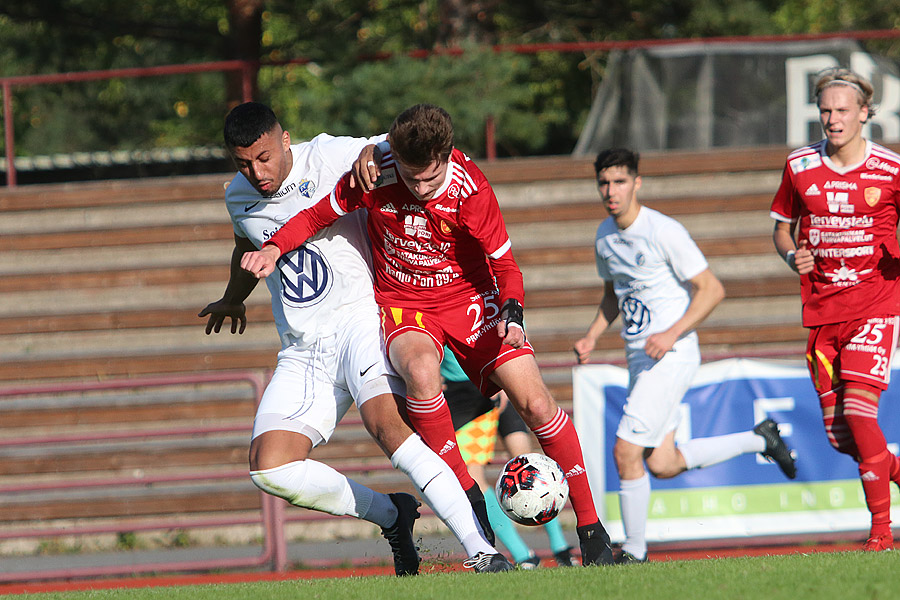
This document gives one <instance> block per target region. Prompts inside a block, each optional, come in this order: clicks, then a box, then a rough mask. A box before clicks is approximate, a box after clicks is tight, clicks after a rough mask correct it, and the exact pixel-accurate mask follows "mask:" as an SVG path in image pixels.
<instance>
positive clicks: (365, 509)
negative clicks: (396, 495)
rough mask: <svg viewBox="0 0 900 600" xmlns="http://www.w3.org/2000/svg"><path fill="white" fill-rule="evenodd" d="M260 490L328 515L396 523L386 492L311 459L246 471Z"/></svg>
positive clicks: (391, 503)
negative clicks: (376, 489)
mask: <svg viewBox="0 0 900 600" xmlns="http://www.w3.org/2000/svg"><path fill="white" fill-rule="evenodd" d="M250 479H252V480H253V483H254V484H255V485H256V487H258V488H259V489H261V490H262V491H264V492H266V493H268V494H272V495H273V496H278V497H279V498H284V499H285V500H287V501H288V502H290V503H291V504H293V505H294V506H302V507H303V508H309V509H311V510H318V511H321V512H326V513H328V514H332V515H338V516H344V515H349V516H351V517H356V518H358V519H365V520H366V521H369V522H371V523H375V524H376V525H380V526H381V527H390V526H391V525H393V524H394V523H396V522H397V507H396V506H394V503H393V502H391V499H390V498H389V497H388V496H387V495H386V494H380V493H378V492H375V491H373V490H371V489H369V488H367V487H366V486H364V485H360V484H359V483H356V482H355V481H353V480H352V479H349V478H347V477H345V476H344V475H342V474H340V473H338V472H337V471H335V470H334V469H332V468H331V467H329V466H328V465H325V464H322V463H320V462H316V461H314V460H298V461H295V462H291V463H287V464H285V465H281V466H280V467H275V468H273V469H264V470H262V471H250Z"/></svg>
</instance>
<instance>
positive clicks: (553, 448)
mask: <svg viewBox="0 0 900 600" xmlns="http://www.w3.org/2000/svg"><path fill="white" fill-rule="evenodd" d="M533 431H534V435H535V436H536V437H537V439H538V441H539V442H540V443H541V448H543V450H544V454H546V455H547V456H549V457H550V458H552V459H553V460H555V461H556V462H558V463H559V466H561V467H562V470H563V472H564V473H565V474H566V481H567V482H568V484H569V498H571V499H572V508H573V509H575V517H576V520H577V525H578V526H579V527H580V526H582V525H592V524H594V523H596V522H597V521H599V519H598V518H597V509H596V508H595V507H594V497H593V496H592V495H591V487H590V485H589V484H588V478H587V471H585V470H584V457H583V456H582V454H581V444H580V442H579V441H578V433H577V432H576V431H575V426H574V425H573V424H572V421H571V420H569V415H567V414H566V413H565V411H564V410H563V409H561V408H559V409H558V410H557V411H556V415H555V416H554V417H553V418H552V419H550V421H549V422H548V423H545V424H543V425H541V426H540V427H536V428H535V429H534V430H533Z"/></svg>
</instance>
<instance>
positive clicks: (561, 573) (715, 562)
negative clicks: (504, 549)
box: [7, 552, 900, 600]
mask: <svg viewBox="0 0 900 600" xmlns="http://www.w3.org/2000/svg"><path fill="white" fill-rule="evenodd" d="M7 597H10V596H7ZM24 598H28V600H45V599H51V598H53V599H59V600H81V599H86V598H102V599H117V598H128V599H129V600H145V599H150V598H153V599H157V598H165V599H167V600H168V599H172V600H181V599H185V600H186V599H190V600H206V599H208V600H238V599H240V600H243V599H247V598H277V599H278V600H291V599H294V598H296V599H298V600H300V599H302V600H312V599H329V600H330V599H340V600H343V599H348V600H349V599H359V600H380V599H384V600H439V599H441V600H442V599H452V600H522V599H524V598H539V599H546V600H579V599H582V598H583V599H585V600H587V599H590V600H605V599H609V600H708V599H711V598H727V599H729V600H756V599H759V600H779V599H784V600H824V599H828V598H836V599H837V598H839V599H842V600H891V599H895V598H900V552H882V553H877V554H875V553H863V552H841V553H810V554H792V555H785V556H764V557H745V558H723V559H709V560H692V561H671V562H656V563H647V564H643V565H629V566H617V567H604V568H572V569H560V568H556V569H539V570H535V571H517V572H512V573H499V574H483V575H477V574H474V573H470V572H454V573H433V574H423V575H420V576H418V577H410V578H403V579H398V578H395V577H354V578H347V579H316V580H295V581H278V582H260V583H246V584H229V585H198V586H183V587H162V588H160V587H157V588H141V589H119V590H96V591H82V592H54V593H46V594H30V595H28V596H24Z"/></svg>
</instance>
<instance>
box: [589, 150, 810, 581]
mask: <svg viewBox="0 0 900 600" xmlns="http://www.w3.org/2000/svg"><path fill="white" fill-rule="evenodd" d="M638 161H639V156H638V154H637V153H635V152H632V151H630V150H627V149H623V148H619V149H613V150H604V151H603V152H600V154H599V155H598V156H597V159H596V161H595V162H594V171H595V173H596V176H597V186H598V189H599V193H600V198H601V200H602V201H603V206H604V208H606V210H607V212H608V213H609V217H608V218H607V219H606V220H604V221H603V222H601V223H600V226H599V227H598V228H597V238H596V242H595V245H594V252H595V258H596V261H597V272H598V273H599V275H600V278H601V279H602V280H603V281H604V290H603V297H602V298H601V300H600V308H599V310H598V311H597V316H596V317H595V318H594V321H593V322H592V323H591V325H590V327H589V328H588V331H587V334H586V335H585V336H584V337H583V338H581V339H579V340H578V341H576V342H575V354H576V355H577V357H578V362H581V363H583V362H586V361H587V360H588V358H589V357H590V353H591V351H592V350H593V349H594V347H595V346H596V344H597V338H599V337H600V335H601V334H602V333H603V332H604V331H606V328H607V327H608V326H609V325H610V323H612V322H613V321H614V320H615V319H616V317H617V316H618V315H619V314H621V315H622V321H623V323H622V338H623V339H624V340H625V353H626V358H627V361H628V373H629V382H628V398H627V400H626V402H625V409H624V415H623V416H622V420H621V421H620V422H619V427H618V430H617V431H616V442H615V446H614V449H613V455H614V458H615V461H616V468H617V469H618V472H619V481H620V492H619V504H620V507H621V511H622V523H623V526H624V528H625V543H624V545H623V546H622V550H621V552H619V553H618V554H617V556H616V558H615V560H616V562H617V563H627V562H643V561H645V560H646V559H647V542H646V537H645V532H646V527H647V510H648V507H649V503H650V477H649V475H648V474H647V472H646V471H645V469H644V465H645V464H646V467H647V469H649V471H650V473H652V474H653V475H654V476H655V477H658V478H670V477H675V476H676V475H678V474H680V473H683V472H684V471H686V470H688V469H697V468H701V467H707V466H710V465H714V464H717V463H720V462H723V461H725V460H728V459H731V458H733V457H735V456H738V455H741V454H747V453H755V452H759V453H761V454H763V456H766V457H768V458H770V459H772V460H774V461H775V462H776V463H777V464H778V466H779V467H781V470H782V471H784V474H785V475H787V477H789V478H791V479H793V478H794V477H795V476H796V468H795V465H794V459H793V457H792V456H791V453H790V450H789V449H788V448H787V446H786V445H785V443H784V441H783V440H782V439H781V436H780V435H779V433H778V427H777V426H776V424H775V422H774V421H772V420H771V419H767V420H765V421H763V422H761V423H759V424H758V425H757V426H756V427H755V428H754V429H753V430H752V431H745V432H741V433H734V434H729V435H723V436H716V437H709V438H698V439H693V440H690V441H688V442H686V443H684V444H680V445H678V446H676V445H675V430H676V428H677V426H678V423H679V420H680V410H679V404H680V403H681V399H682V398H683V397H684V394H685V393H686V392H687V390H688V388H689V387H690V384H691V381H692V380H693V378H694V374H695V373H696V372H697V369H698V367H699V366H700V348H699V344H698V341H697V333H696V331H695V328H696V327H697V326H698V325H699V324H700V323H701V322H702V321H703V320H704V319H705V318H706V317H707V316H709V314H710V313H711V312H712V310H713V309H714V308H715V307H716V305H718V304H719V302H721V300H722V298H724V297H725V291H724V289H723V287H722V284H721V283H720V282H719V280H718V279H717V278H716V276H715V275H713V273H712V271H710V269H709V266H708V265H707V262H706V259H705V258H704V256H703V254H702V253H701V252H700V249H699V248H697V245H696V244H695V243H694V241H693V239H691V236H690V235H689V234H688V232H687V230H686V229H685V228H684V227H683V226H682V225H681V224H680V223H678V222H677V221H675V220H674V219H672V218H670V217H667V216H665V215H663V214H661V213H659V212H657V211H655V210H653V209H651V208H647V207H646V206H642V205H641V204H640V202H639V201H638V198H637V192H638V190H639V189H640V187H641V177H640V175H639V174H638Z"/></svg>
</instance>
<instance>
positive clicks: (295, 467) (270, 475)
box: [250, 460, 310, 506]
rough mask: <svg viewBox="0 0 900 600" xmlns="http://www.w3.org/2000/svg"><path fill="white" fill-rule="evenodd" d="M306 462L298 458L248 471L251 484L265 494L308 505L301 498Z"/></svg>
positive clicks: (296, 504) (294, 503)
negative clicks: (267, 467) (274, 465)
mask: <svg viewBox="0 0 900 600" xmlns="http://www.w3.org/2000/svg"><path fill="white" fill-rule="evenodd" d="M306 471H307V462H306V461H305V460H298V461H294V462H291V463H288V464H284V465H280V466H277V467H274V468H271V469H261V470H254V471H251V472H250V480H251V481H252V482H253V485H255V486H256V487H258V488H259V489H260V490H262V491H264V492H265V493H267V494H271V495H272V496H276V497H278V498H283V499H284V500H287V501H288V502H290V503H291V504H293V505H295V506H310V504H308V503H305V501H304V499H303V482H304V481H305V480H306Z"/></svg>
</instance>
